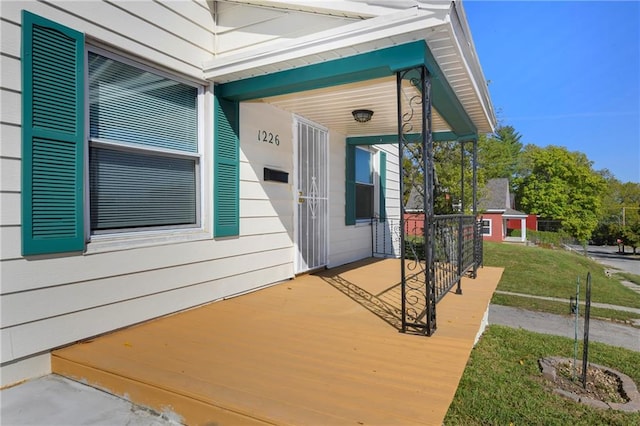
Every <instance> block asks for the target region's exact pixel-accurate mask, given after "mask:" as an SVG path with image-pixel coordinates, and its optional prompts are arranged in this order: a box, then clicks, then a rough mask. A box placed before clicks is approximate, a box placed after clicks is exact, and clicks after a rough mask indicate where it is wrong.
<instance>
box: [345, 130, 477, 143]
mask: <svg viewBox="0 0 640 426" xmlns="http://www.w3.org/2000/svg"><path fill="white" fill-rule="evenodd" d="M432 135H433V141H434V142H446V141H459V142H466V141H469V140H473V139H476V138H477V137H478V136H477V135H476V134H475V133H473V134H469V135H464V136H458V135H456V134H455V133H453V132H434V133H432ZM406 136H407V137H408V138H410V139H415V138H418V137H419V136H420V134H419V133H410V134H408V135H406ZM394 143H398V135H370V136H351V137H348V138H347V145H385V144H394Z"/></svg>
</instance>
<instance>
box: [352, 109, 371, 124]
mask: <svg viewBox="0 0 640 426" xmlns="http://www.w3.org/2000/svg"><path fill="white" fill-rule="evenodd" d="M351 114H353V118H354V119H355V120H356V121H357V122H358V123H366V122H367V121H369V120H371V116H372V115H373V111H371V110H370V109H356V110H353V111H351Z"/></svg>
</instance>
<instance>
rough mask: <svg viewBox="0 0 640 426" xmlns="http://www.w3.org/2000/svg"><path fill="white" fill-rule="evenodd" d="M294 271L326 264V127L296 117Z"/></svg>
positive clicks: (327, 203)
mask: <svg viewBox="0 0 640 426" xmlns="http://www.w3.org/2000/svg"><path fill="white" fill-rule="evenodd" d="M295 126H296V132H295V135H296V148H297V155H296V157H297V158H296V160H297V161H296V164H297V173H296V203H297V206H298V207H297V209H296V215H297V220H296V222H297V226H296V232H297V239H296V240H297V250H296V251H297V256H296V273H301V272H306V271H309V270H312V269H316V268H320V267H323V266H325V265H326V264H327V224H328V220H327V215H328V207H329V187H328V179H327V164H328V163H327V156H328V152H327V131H326V130H325V129H322V128H320V127H318V126H317V125H314V124H312V123H309V122H307V121H303V120H301V119H296V124H295Z"/></svg>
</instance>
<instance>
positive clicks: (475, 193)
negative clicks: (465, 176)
mask: <svg viewBox="0 0 640 426" xmlns="http://www.w3.org/2000/svg"><path fill="white" fill-rule="evenodd" d="M472 174H473V176H472V182H471V194H472V206H471V208H472V211H473V218H474V220H478V139H474V140H473V167H472ZM480 226H482V225H480ZM475 229H477V227H476V228H475ZM480 230H481V231H482V228H480ZM473 239H474V241H473V278H475V277H476V276H478V268H479V267H480V265H479V263H481V261H479V257H480V253H478V251H479V250H478V246H479V245H480V244H482V232H475V231H474V233H473ZM476 239H479V241H476Z"/></svg>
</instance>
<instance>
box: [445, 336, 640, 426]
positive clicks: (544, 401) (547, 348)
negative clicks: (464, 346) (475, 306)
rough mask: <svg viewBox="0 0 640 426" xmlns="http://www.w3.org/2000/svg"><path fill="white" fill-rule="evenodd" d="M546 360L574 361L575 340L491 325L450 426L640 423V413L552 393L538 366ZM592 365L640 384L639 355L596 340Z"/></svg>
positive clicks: (448, 418)
mask: <svg viewBox="0 0 640 426" xmlns="http://www.w3.org/2000/svg"><path fill="white" fill-rule="evenodd" d="M580 350H581V349H580ZM580 354H581V352H580ZM545 356H564V357H568V358H571V357H573V340H572V339H567V338H564V337H555V336H549V335H543V334H538V333H532V332H529V331H525V330H517V329H511V328H508V327H501V326H497V325H492V326H490V327H489V328H488V329H487V331H486V332H485V334H484V335H483V337H482V338H481V340H480V342H479V343H478V345H477V346H476V348H474V350H473V351H472V353H471V357H470V358H469V361H468V363H467V367H466V369H465V371H464V374H463V376H462V379H461V380H460V384H459V386H458V390H457V392H456V395H455V397H454V400H453V402H452V403H451V406H450V407H449V411H448V412H447V416H446V418H445V421H444V424H446V425H505V426H508V425H514V426H517V425H632V424H635V425H638V424H640V413H631V414H630V413H623V412H620V411H613V410H599V409H596V408H590V407H587V406H585V405H582V404H579V403H575V402H572V401H569V400H567V399H564V398H562V397H560V396H557V395H555V394H553V393H551V392H550V391H549V390H547V385H546V382H545V381H544V380H543V378H542V374H541V373H540V369H539V367H538V359H540V358H542V357H545ZM578 356H580V355H578ZM589 361H590V362H593V363H596V364H601V365H606V366H608V367H610V368H613V369H615V370H618V371H620V372H622V373H624V374H627V375H628V376H630V377H631V378H632V379H633V380H634V381H635V382H636V383H640V353H639V352H634V351H629V350H626V349H622V348H617V347H613V346H608V345H603V344H599V343H597V342H592V343H590V345H589Z"/></svg>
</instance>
